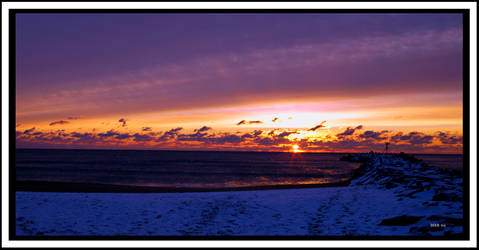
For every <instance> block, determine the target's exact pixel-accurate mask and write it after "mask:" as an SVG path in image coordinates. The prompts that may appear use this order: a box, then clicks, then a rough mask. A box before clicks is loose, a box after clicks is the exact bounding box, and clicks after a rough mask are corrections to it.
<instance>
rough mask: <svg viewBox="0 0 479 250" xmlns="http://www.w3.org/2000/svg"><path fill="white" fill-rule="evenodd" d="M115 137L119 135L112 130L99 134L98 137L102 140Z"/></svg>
mask: <svg viewBox="0 0 479 250" xmlns="http://www.w3.org/2000/svg"><path fill="white" fill-rule="evenodd" d="M117 135H120V133H118V132H115V131H114V130H110V131H108V132H106V133H99V134H98V136H100V137H102V138H104V137H113V136H117Z"/></svg>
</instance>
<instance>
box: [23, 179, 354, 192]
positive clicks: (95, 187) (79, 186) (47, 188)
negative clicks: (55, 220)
mask: <svg viewBox="0 0 479 250" xmlns="http://www.w3.org/2000/svg"><path fill="white" fill-rule="evenodd" d="M350 181H351V180H347V181H343V182H334V183H324V184H288V185H264V186H249V187H223V188H208V187H205V188H194V187H147V186H129V185H117V184H100V183H70V182H49V181H15V192H55V193H192V192H232V191H259V190H278V189H305V188H323V187H346V186H348V185H349V183H350Z"/></svg>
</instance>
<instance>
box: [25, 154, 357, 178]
mask: <svg viewBox="0 0 479 250" xmlns="http://www.w3.org/2000/svg"><path fill="white" fill-rule="evenodd" d="M342 155H344V154H317V153H280V152H207V151H201V152H198V151H147V150H62V149H17V150H16V179H17V180H19V181H26V180H29V181H57V182H78V183H102V184H120V185H135V186H160V187H209V188H221V187H247V186H262V185H286V184H322V183H334V182H341V181H344V180H347V179H349V177H350V176H351V172H352V170H353V169H355V168H357V167H359V164H358V163H349V162H344V161H340V160H339V158H340V157H341V156H342Z"/></svg>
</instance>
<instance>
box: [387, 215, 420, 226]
mask: <svg viewBox="0 0 479 250" xmlns="http://www.w3.org/2000/svg"><path fill="white" fill-rule="evenodd" d="M423 217H424V216H410V215H401V216H396V217H393V218H389V219H384V220H382V221H381V223H379V225H382V226H408V225H411V224H414V223H416V222H418V221H419V220H420V219H422V218H423Z"/></svg>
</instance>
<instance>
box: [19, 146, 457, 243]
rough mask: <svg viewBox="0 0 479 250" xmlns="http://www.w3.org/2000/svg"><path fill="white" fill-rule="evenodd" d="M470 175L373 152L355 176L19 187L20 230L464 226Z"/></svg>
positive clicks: (422, 231) (434, 231)
mask: <svg viewBox="0 0 479 250" xmlns="http://www.w3.org/2000/svg"><path fill="white" fill-rule="evenodd" d="M462 205H463V204H462V178H461V177H460V176H457V175H453V174H451V173H449V172H447V171H444V170H440V169H438V168H435V167H431V166H427V165H426V164H424V163H421V162H415V161H411V160H410V159H407V158H404V157H401V156H399V155H369V156H368V158H367V161H366V162H365V163H364V164H363V165H362V167H361V168H359V169H358V170H357V171H356V173H355V177H354V178H353V179H352V180H351V182H350V184H349V185H348V186H345V187H323V188H306V189H284V190H255V191H228V192H198V193H148V194H144V193H61V192H23V191H22V192H16V234H17V235H18V236H22V235H29V236H32V235H33V236H35V235H38V236H44V235H52V236H71V235H72V236H117V235H135V236H182V235H195V236H248V235H250V236H251V235H257V236H261V235H264V236H303V235H320V236H347V235H351V236H418V235H419V236H421V235H433V236H435V235H457V234H461V233H462V231H463V224H462V218H463V210H462Z"/></svg>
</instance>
